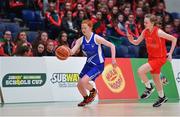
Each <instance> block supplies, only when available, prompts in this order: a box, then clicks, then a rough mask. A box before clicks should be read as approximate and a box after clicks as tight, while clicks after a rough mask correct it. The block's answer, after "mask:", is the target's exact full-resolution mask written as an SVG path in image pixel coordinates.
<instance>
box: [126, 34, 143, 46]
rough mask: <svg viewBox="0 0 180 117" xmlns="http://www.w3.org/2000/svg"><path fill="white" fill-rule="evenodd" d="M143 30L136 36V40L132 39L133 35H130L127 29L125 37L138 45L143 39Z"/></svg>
mask: <svg viewBox="0 0 180 117" xmlns="http://www.w3.org/2000/svg"><path fill="white" fill-rule="evenodd" d="M143 32H144V31H143ZM143 32H142V33H141V35H140V36H139V37H138V39H137V40H134V37H133V36H132V35H130V34H129V33H128V31H127V38H128V40H129V42H131V43H132V44H134V45H139V44H140V43H141V42H142V41H143V39H144V36H143Z"/></svg>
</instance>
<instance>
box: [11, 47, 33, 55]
mask: <svg viewBox="0 0 180 117" xmlns="http://www.w3.org/2000/svg"><path fill="white" fill-rule="evenodd" d="M14 56H31V50H30V48H29V47H28V46H26V45H21V46H19V47H17V49H16V52H15V54H14Z"/></svg>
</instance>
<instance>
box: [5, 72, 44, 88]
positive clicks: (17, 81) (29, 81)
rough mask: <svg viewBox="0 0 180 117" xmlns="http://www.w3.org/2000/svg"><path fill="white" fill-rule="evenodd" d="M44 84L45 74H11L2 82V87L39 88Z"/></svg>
mask: <svg viewBox="0 0 180 117" xmlns="http://www.w3.org/2000/svg"><path fill="white" fill-rule="evenodd" d="M45 82H46V74H45V73H12V74H6V75H5V76H4V78H3V80H2V86H3V87H40V86H43V85H44V84H45Z"/></svg>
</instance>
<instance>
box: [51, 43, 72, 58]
mask: <svg viewBox="0 0 180 117" xmlns="http://www.w3.org/2000/svg"><path fill="white" fill-rule="evenodd" d="M55 54H56V57H57V58H58V59H60V60H66V59H67V58H68V57H69V56H70V48H68V47H67V46H63V45H62V46H59V47H57V49H56V51H55Z"/></svg>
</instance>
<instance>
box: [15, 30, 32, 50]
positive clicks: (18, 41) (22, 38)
mask: <svg viewBox="0 0 180 117" xmlns="http://www.w3.org/2000/svg"><path fill="white" fill-rule="evenodd" d="M14 43H15V45H16V46H20V45H21V44H23V43H27V45H28V46H29V47H30V48H32V45H31V43H29V42H28V41H27V34H26V32H24V31H21V32H19V33H18V35H17V38H16V39H15V42H14Z"/></svg>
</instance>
